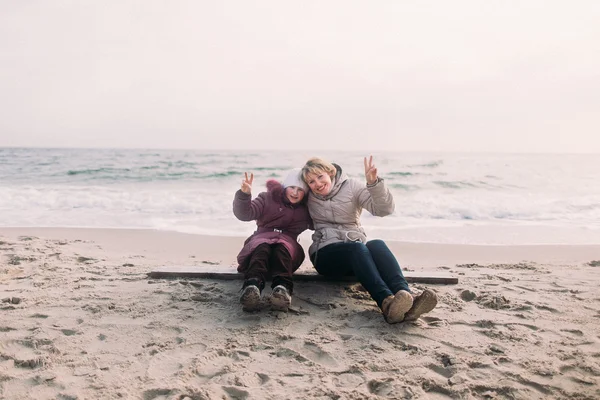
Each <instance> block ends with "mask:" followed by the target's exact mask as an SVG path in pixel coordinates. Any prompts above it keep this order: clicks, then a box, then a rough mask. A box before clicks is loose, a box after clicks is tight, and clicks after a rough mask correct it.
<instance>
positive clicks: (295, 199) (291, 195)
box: [285, 186, 304, 204]
mask: <svg viewBox="0 0 600 400" xmlns="http://www.w3.org/2000/svg"><path fill="white" fill-rule="evenodd" d="M285 197H286V198H287V199H288V201H289V202H290V203H292V204H296V203H300V202H301V201H302V199H303V198H304V190H302V189H301V188H299V187H298V186H288V187H286V188H285Z"/></svg>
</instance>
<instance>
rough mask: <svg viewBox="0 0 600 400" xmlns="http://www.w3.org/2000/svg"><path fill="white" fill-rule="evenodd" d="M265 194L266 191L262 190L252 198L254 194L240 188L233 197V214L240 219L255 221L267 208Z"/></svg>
mask: <svg viewBox="0 0 600 400" xmlns="http://www.w3.org/2000/svg"><path fill="white" fill-rule="evenodd" d="M265 195H266V194H265V192H262V193H260V194H259V195H258V196H257V197H256V198H255V199H254V200H251V199H252V195H250V194H246V193H244V192H242V191H241V190H238V191H237V192H235V196H234V198H233V215H235V216H236V217H237V219H239V220H240V221H254V220H255V219H258V218H260V217H261V216H262V214H263V210H264V208H265Z"/></svg>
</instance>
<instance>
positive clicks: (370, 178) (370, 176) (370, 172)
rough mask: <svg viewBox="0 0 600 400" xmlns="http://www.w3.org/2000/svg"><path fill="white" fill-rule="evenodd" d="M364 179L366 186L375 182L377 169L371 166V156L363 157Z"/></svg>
mask: <svg viewBox="0 0 600 400" xmlns="http://www.w3.org/2000/svg"><path fill="white" fill-rule="evenodd" d="M365 177H366V178H367V185H372V184H374V183H375V182H377V167H376V166H375V164H373V156H370V157H369V160H367V157H365Z"/></svg>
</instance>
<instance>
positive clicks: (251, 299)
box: [240, 244, 271, 311]
mask: <svg viewBox="0 0 600 400" xmlns="http://www.w3.org/2000/svg"><path fill="white" fill-rule="evenodd" d="M270 255H271V247H270V246H269V245H268V244H261V245H260V246H258V247H257V248H256V249H255V250H254V251H253V252H252V255H250V261H249V263H248V269H247V270H246V271H245V272H244V286H242V296H241V297H240V303H241V304H242V309H243V310H244V311H256V310H259V309H260V307H261V305H260V293H261V292H262V290H263V289H264V288H265V280H266V277H267V273H268V266H269V257H270Z"/></svg>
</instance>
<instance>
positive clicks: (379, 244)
mask: <svg viewBox="0 0 600 400" xmlns="http://www.w3.org/2000/svg"><path fill="white" fill-rule="evenodd" d="M365 246H366V247H367V248H368V249H369V250H371V251H373V250H383V249H385V250H387V249H389V247H388V245H387V244H385V242H384V241H383V240H381V239H374V240H369V241H368V242H367V244H366V245H365Z"/></svg>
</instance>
